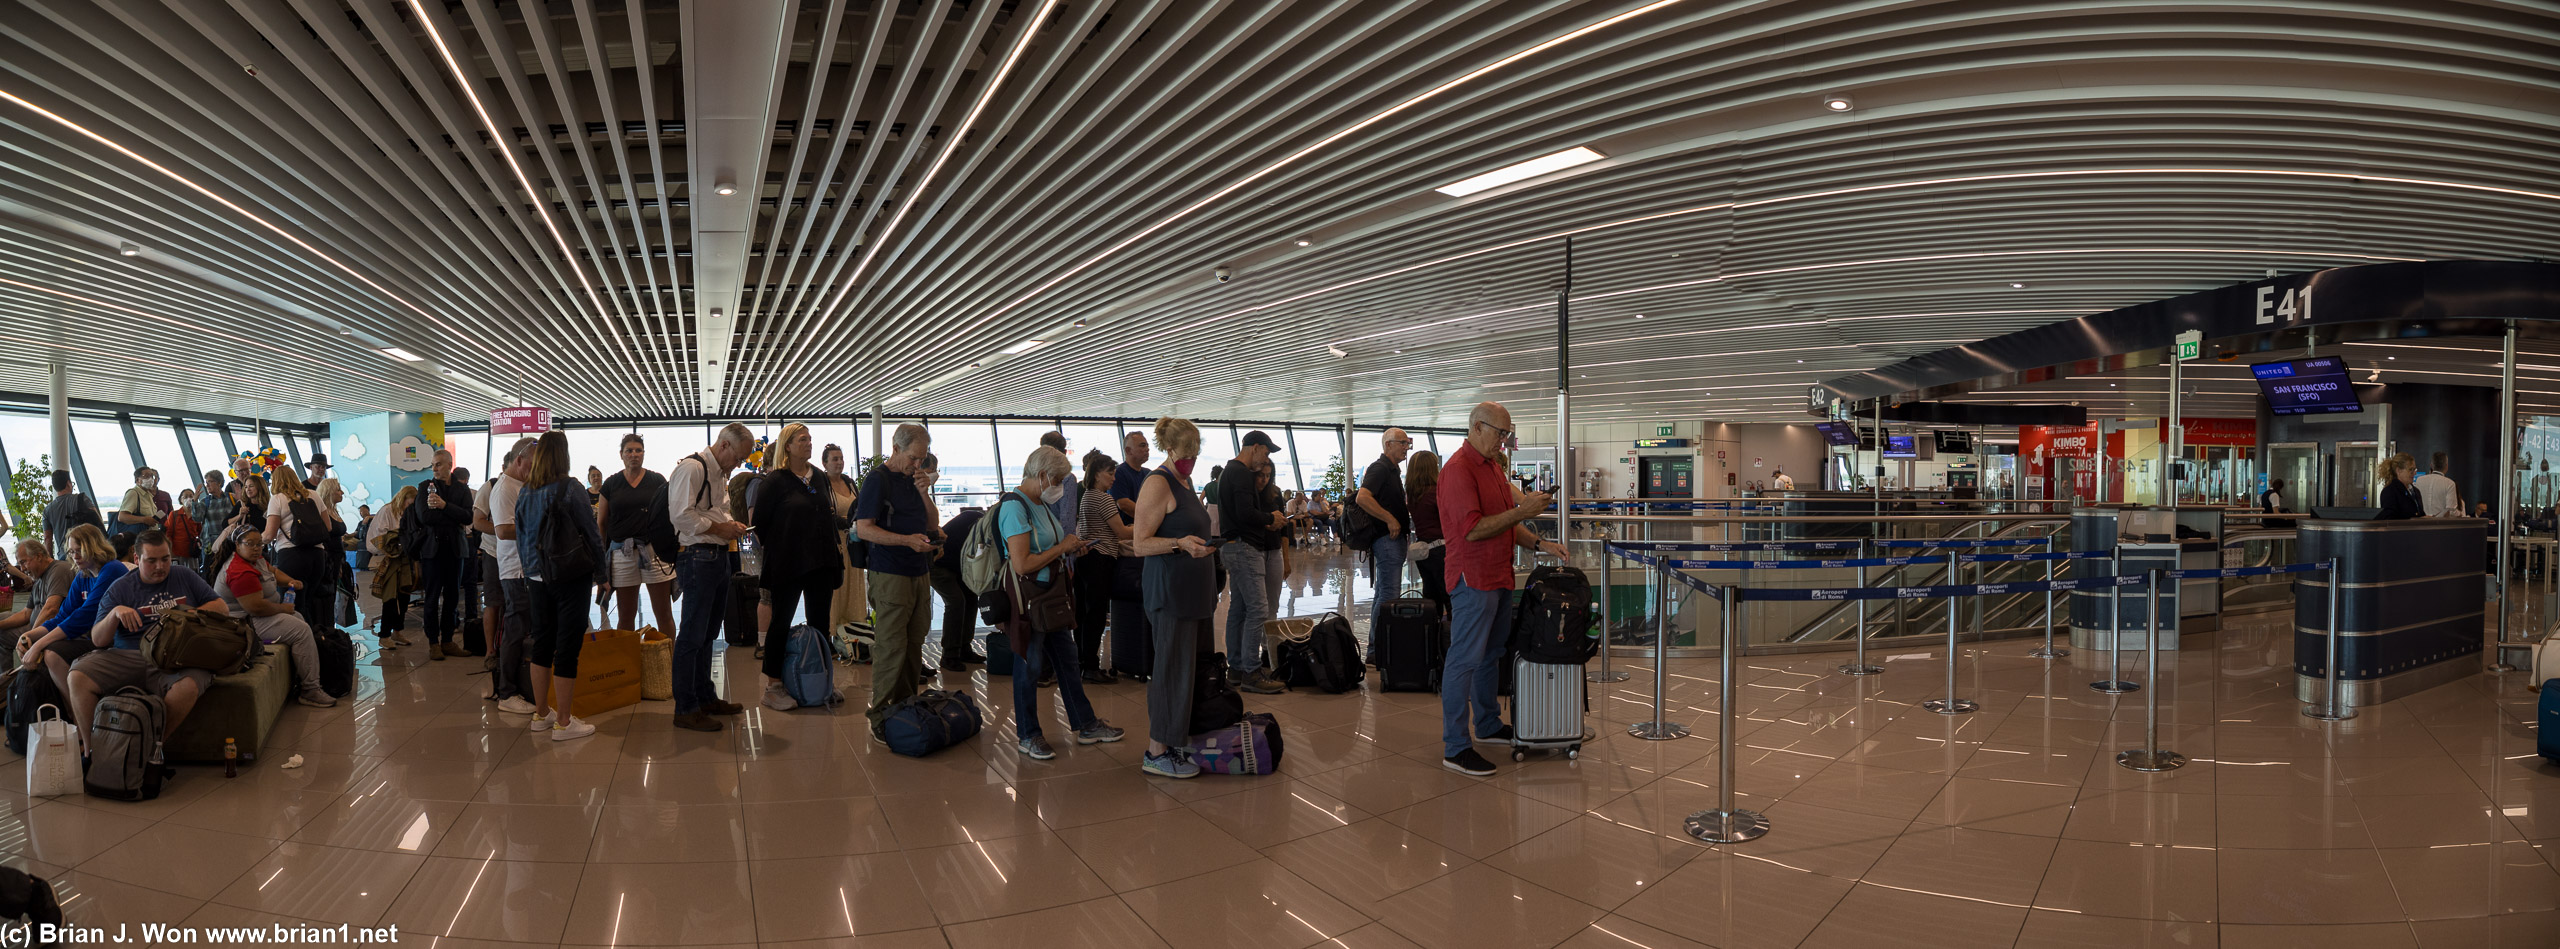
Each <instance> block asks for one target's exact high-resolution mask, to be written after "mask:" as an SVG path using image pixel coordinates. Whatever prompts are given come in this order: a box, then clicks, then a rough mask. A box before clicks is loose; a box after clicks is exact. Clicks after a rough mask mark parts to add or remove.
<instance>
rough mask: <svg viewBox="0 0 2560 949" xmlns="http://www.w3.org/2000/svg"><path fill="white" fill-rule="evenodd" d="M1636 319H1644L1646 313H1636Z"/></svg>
mask: <svg viewBox="0 0 2560 949" xmlns="http://www.w3.org/2000/svg"><path fill="white" fill-rule="evenodd" d="M1636 319H1639V320H1641V319H1644V314H1642V313H1638V314H1636Z"/></svg>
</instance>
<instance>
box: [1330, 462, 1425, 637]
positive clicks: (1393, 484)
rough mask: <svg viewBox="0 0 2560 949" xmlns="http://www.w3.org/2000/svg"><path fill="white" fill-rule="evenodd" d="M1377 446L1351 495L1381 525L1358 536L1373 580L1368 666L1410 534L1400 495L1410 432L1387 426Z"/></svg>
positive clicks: (1400, 576) (1398, 584)
mask: <svg viewBox="0 0 2560 949" xmlns="http://www.w3.org/2000/svg"><path fill="white" fill-rule="evenodd" d="M1378 447H1379V449H1380V451H1379V453H1378V460H1376V461H1372V462H1370V463H1369V468H1368V470H1366V471H1363V472H1361V474H1360V490H1359V491H1358V492H1356V493H1354V494H1353V495H1352V496H1351V503H1353V504H1357V505H1359V506H1360V509H1361V510H1363V511H1366V512H1368V513H1369V516H1370V517H1373V518H1376V519H1377V520H1378V527H1380V528H1383V529H1384V530H1383V532H1381V533H1378V534H1377V536H1375V537H1366V538H1359V539H1360V540H1365V541H1366V542H1367V546H1368V551H1369V565H1370V581H1371V583H1372V584H1373V585H1374V589H1372V590H1371V591H1370V600H1369V664H1370V665H1373V666H1374V665H1377V664H1378V660H1379V659H1380V658H1381V657H1380V656H1379V653H1378V631H1379V630H1382V629H1385V628H1387V625H1386V616H1387V601H1388V600H1392V599H1395V598H1396V597H1398V596H1401V595H1403V594H1404V560H1405V545H1406V544H1407V543H1409V542H1411V541H1412V539H1413V522H1412V518H1411V517H1410V516H1409V515H1408V512H1407V510H1406V508H1405V500H1404V457H1405V456H1406V455H1409V454H1412V453H1413V436H1411V435H1407V434H1405V431H1404V429H1401V428H1390V429H1387V431H1386V433H1385V434H1384V435H1381V436H1380V437H1379V439H1378ZM1344 540H1345V542H1350V541H1351V540H1352V538H1348V537H1346V538H1344Z"/></svg>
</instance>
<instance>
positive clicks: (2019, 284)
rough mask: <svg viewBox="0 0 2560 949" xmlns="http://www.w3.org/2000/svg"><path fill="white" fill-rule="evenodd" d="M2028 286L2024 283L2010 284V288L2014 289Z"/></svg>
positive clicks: (2022, 288)
mask: <svg viewBox="0 0 2560 949" xmlns="http://www.w3.org/2000/svg"><path fill="white" fill-rule="evenodd" d="M2026 288H2027V285H2026V284H2023V283H2013V284H2010V285H2009V289H2012V290H2024V289H2026Z"/></svg>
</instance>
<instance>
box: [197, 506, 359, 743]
mask: <svg viewBox="0 0 2560 949" xmlns="http://www.w3.org/2000/svg"><path fill="white" fill-rule="evenodd" d="M265 540H266V538H265V537H264V536H263V535H261V534H260V533H259V532H257V531H250V532H248V533H247V534H244V535H241V539H240V545H239V547H238V548H237V550H236V551H235V552H234V553H233V554H232V555H231V562H230V563H227V564H224V565H223V567H222V591H221V592H222V602H223V603H224V604H226V605H228V606H229V607H230V608H231V615H233V616H236V617H239V618H241V619H244V620H248V621H249V628H251V629H253V630H255V631H256V632H257V635H258V641H259V642H264V643H273V644H275V645H278V646H283V647H285V650H286V651H287V653H288V654H289V655H291V656H292V657H293V677H294V680H295V681H296V682H298V683H300V684H301V686H302V688H301V690H300V694H298V695H296V696H294V701H296V702H300V703H302V704H304V705H308V706H311V707H312V708H328V707H330V706H333V705H336V704H338V700H337V699H334V698H330V697H329V692H328V690H326V689H323V688H321V687H320V645H319V642H318V641H317V640H314V639H313V638H312V636H311V624H310V623H309V622H307V621H305V620H304V619H303V618H302V616H301V614H300V613H299V611H297V610H296V609H295V606H294V604H292V603H287V602H285V600H284V596H283V592H282V591H285V590H300V589H302V581H301V580H298V579H295V578H293V577H291V576H288V575H286V574H285V572H284V571H282V570H278V569H276V566H275V564H273V563H270V562H268V560H267V545H266V544H265Z"/></svg>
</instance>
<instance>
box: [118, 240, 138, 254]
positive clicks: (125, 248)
mask: <svg viewBox="0 0 2560 949" xmlns="http://www.w3.org/2000/svg"><path fill="white" fill-rule="evenodd" d="M116 253H119V254H123V255H125V256H127V257H140V256H142V245H140V244H136V243H134V242H132V241H126V242H124V243H122V244H118V245H116Z"/></svg>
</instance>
